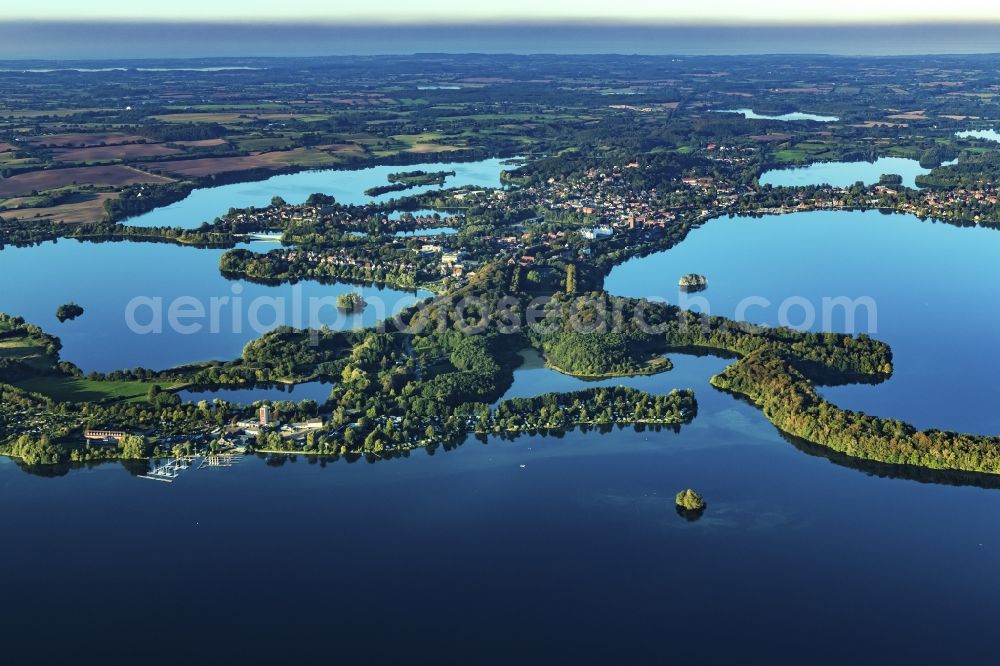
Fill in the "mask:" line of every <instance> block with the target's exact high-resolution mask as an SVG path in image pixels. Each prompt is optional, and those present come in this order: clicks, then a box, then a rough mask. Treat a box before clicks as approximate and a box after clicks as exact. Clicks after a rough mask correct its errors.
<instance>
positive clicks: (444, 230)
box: [393, 227, 458, 238]
mask: <svg viewBox="0 0 1000 666" xmlns="http://www.w3.org/2000/svg"><path fill="white" fill-rule="evenodd" d="M454 233H458V229H455V228H454V227H433V228H431V229H416V230H414V231H397V232H396V233H394V234H393V236H397V237H399V238H413V237H415V236H450V235H451V234H454Z"/></svg>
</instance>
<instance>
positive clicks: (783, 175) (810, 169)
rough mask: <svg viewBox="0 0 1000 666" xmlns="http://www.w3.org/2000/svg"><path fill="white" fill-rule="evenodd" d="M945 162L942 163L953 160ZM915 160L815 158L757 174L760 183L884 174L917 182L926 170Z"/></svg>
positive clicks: (870, 180)
mask: <svg viewBox="0 0 1000 666" xmlns="http://www.w3.org/2000/svg"><path fill="white" fill-rule="evenodd" d="M956 162H957V160H956V161H955V162H946V163H945V165H948V164H955V163H956ZM930 172H931V170H930V169H925V168H924V167H922V166H920V162H919V161H918V160H911V159H907V158H905V157H880V158H878V159H877V160H875V161H874V162H815V163H813V164H810V165H809V166H804V167H793V168H790V169H771V170H769V171H765V172H764V173H763V174H761V176H760V184H761V185H773V186H775V187H801V186H805V185H833V186H834V187H849V186H850V185H853V184H854V183H856V182H858V181H861V182H863V183H864V184H865V185H872V184H874V183H877V182H878V181H879V178H880V177H881V176H883V175H884V174H895V175H897V176H902V177H903V185H905V186H906V187H913V188H915V187H916V186H917V181H916V178H917V176H922V175H924V174H927V173H930Z"/></svg>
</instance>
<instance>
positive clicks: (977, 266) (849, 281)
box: [605, 211, 1000, 434]
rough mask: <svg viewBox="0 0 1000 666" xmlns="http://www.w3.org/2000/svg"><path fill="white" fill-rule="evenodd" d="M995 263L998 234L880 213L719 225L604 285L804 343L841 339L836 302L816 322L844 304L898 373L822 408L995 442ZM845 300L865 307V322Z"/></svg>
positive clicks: (636, 262)
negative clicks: (687, 277) (762, 326)
mask: <svg viewBox="0 0 1000 666" xmlns="http://www.w3.org/2000/svg"><path fill="white" fill-rule="evenodd" d="M998 253H1000V233H997V232H995V231H991V230H988V229H980V228H958V227H953V226H949V225H945V224H941V223H933V222H929V221H928V222H920V221H919V220H917V218H915V217H912V216H909V215H885V214H882V213H879V212H877V211H869V212H806V213H796V214H791V215H784V216H768V217H764V218H758V219H755V218H734V219H718V220H712V221H709V222H707V223H706V224H705V225H704V226H703V227H701V228H699V229H696V230H694V231H693V232H692V233H691V234H690V235H689V236H688V238H687V239H686V240H685V241H684V242H683V243H681V244H680V245H678V246H677V247H675V248H673V249H671V250H668V251H666V252H662V253H658V254H655V255H652V256H649V257H645V258H640V259H633V260H631V261H629V262H627V263H625V264H622V265H621V266H618V267H617V268H615V269H614V270H613V271H612V273H611V274H610V275H609V277H608V279H607V280H606V283H605V285H606V288H607V289H608V291H610V292H611V293H614V294H620V295H625V296H634V297H647V298H648V297H660V298H666V299H667V300H669V301H671V302H673V303H680V304H681V305H682V306H683V305H686V306H687V307H690V308H692V309H702V308H704V307H705V306H706V304H707V307H708V308H710V310H711V312H712V313H713V314H718V315H723V316H727V317H736V318H740V319H745V320H748V321H754V322H758V323H766V324H772V325H773V324H777V323H780V322H782V321H784V322H786V323H789V324H792V325H796V326H801V325H806V327H808V328H811V329H813V330H834V331H846V330H847V329H848V328H851V327H849V326H848V324H849V322H848V318H847V316H846V311H847V308H843V307H836V306H835V302H834V301H828V302H827V305H828V309H827V315H828V316H824V300H823V299H824V298H827V299H836V298H841V297H846V298H848V299H850V300H851V301H852V305H851V307H850V310H851V311H853V312H855V313H856V317H855V322H854V326H853V329H854V330H856V331H858V332H869V331H870V332H871V334H872V336H873V337H876V338H878V339H880V340H883V341H885V342H887V343H889V344H890V345H892V349H893V356H894V365H895V374H894V375H893V377H892V378H891V379H889V380H888V381H886V382H885V383H884V384H881V385H879V386H846V387H837V388H825V389H823V391H822V392H823V394H824V395H825V396H827V397H828V398H830V399H831V400H832V401H833V402H835V403H836V404H838V405H840V406H842V407H847V408H851V409H857V410H862V411H865V412H868V413H872V414H877V415H879V416H885V417H895V418H901V419H904V420H907V421H910V422H912V423H914V424H916V425H918V426H920V427H925V428H929V427H938V428H945V429H954V430H961V431H968V432H978V433H984V434H996V433H1000V412H998V411H997V410H996V409H995V408H994V406H995V405H996V403H997V401H998V400H1000V385H998V384H997V382H996V377H997V376H1000V356H998V355H996V354H995V353H993V347H994V345H995V342H994V341H995V336H996V331H997V330H998V328H1000V308H998V307H997V304H998V296H997V294H996V290H995V285H996V284H997V282H998V281H1000V266H998V264H997V262H996V261H995V259H994V257H996V256H997V254H998ZM690 272H696V273H701V274H703V275H705V276H706V277H707V278H708V289H707V290H706V291H704V292H700V293H697V294H690V295H683V294H678V289H677V286H676V285H677V280H678V278H679V277H680V276H681V275H684V274H685V273H690ZM745 299H756V300H745ZM855 299H870V302H871V304H872V306H873V310H869V308H868V306H867V305H866V303H867V301H855ZM854 302H857V303H858V307H857V308H855V307H854V305H853V303H854ZM741 303H743V304H744V306H745V309H744V310H743V311H742V312H741V311H740V310H739V309H738V308H739V306H740V304H741ZM783 308H784V310H785V311H784V315H785V316H784V317H783V316H782V315H783V312H782V310H783ZM870 312H871V314H872V316H871V317H869V313H870ZM869 320H871V322H872V323H873V326H871V327H869Z"/></svg>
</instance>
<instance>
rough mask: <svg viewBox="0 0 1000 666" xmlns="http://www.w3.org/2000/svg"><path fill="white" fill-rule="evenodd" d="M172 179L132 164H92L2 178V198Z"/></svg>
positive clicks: (161, 181)
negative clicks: (69, 188)
mask: <svg viewBox="0 0 1000 666" xmlns="http://www.w3.org/2000/svg"><path fill="white" fill-rule="evenodd" d="M171 181H172V179H171V178H167V177H165V176H157V175H154V174H151V173H147V172H145V171H140V170H139V169H135V168H133V167H129V166H122V165H117V164H113V165H109V166H89V167H69V168H66V169H46V170H43V171H31V172H28V173H23V174H18V175H15V176H11V177H10V178H4V179H3V180H0V197H16V196H24V195H28V194H31V193H32V192H43V191H46V190H53V189H57V188H60V187H69V186H71V185H95V186H104V185H107V186H112V187H121V186H124V185H134V184H136V183H169V182H171Z"/></svg>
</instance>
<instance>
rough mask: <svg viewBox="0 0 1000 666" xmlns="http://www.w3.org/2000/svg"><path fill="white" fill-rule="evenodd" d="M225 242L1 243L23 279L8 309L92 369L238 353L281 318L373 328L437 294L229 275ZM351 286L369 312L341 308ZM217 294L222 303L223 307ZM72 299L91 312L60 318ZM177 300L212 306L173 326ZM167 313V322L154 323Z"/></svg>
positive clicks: (13, 274)
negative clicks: (207, 245) (220, 246)
mask: <svg viewBox="0 0 1000 666" xmlns="http://www.w3.org/2000/svg"><path fill="white" fill-rule="evenodd" d="M252 246H253V247H255V248H260V247H261V246H263V248H264V249H266V248H269V247H273V245H272V244H267V243H254V244H252ZM223 252H224V250H217V249H198V248H193V247H181V246H176V245H168V244H158V243H127V242H126V243H80V242H78V241H69V240H63V241H60V242H58V243H45V244H43V245H38V246H35V247H29V248H8V249H6V250H4V251H3V252H2V253H0V284H3V285H16V288H4V289H3V290H2V291H0V312H7V313H10V314H15V315H20V316H23V317H24V318H25V319H27V320H28V321H30V322H31V323H34V324H37V325H39V326H42V327H43V328H44V329H45V330H47V331H50V332H51V333H53V334H55V335H58V336H59V337H60V338H61V339H62V341H63V352H62V356H63V358H64V359H65V360H68V361H72V362H73V363H76V364H77V365H79V366H80V367H81V368H82V369H83V370H84V371H85V372H90V371H92V370H98V371H110V370H115V369H120V368H132V367H137V366H142V367H147V368H154V369H163V368H168V367H172V366H175V365H180V364H183V363H191V362H195V361H207V360H213V359H218V360H227V359H232V358H237V357H238V356H239V355H240V353H241V352H242V350H243V347H244V345H246V343H247V342H249V341H250V340H253V339H255V338H258V337H260V336H261V335H262V334H263V333H265V332H266V331H268V330H271V329H273V328H275V326H277V325H279V324H285V325H291V326H295V327H296V328H302V327H304V326H305V325H307V324H308V323H309V322H312V324H313V326H312V327H314V328H316V327H319V326H320V325H324V324H325V325H327V326H329V327H330V328H334V329H349V328H364V327H368V326H373V325H374V324H376V323H377V322H378V321H381V320H382V319H384V318H385V317H388V316H391V315H393V314H395V313H397V312H399V311H400V310H401V309H403V308H404V307H407V306H409V305H412V304H413V303H416V302H418V301H419V300H421V299H422V298H425V297H427V296H430V293H429V292H418V293H411V292H405V291H400V290H398V289H388V288H380V287H376V286H364V287H357V286H354V285H349V284H344V283H334V284H320V283H318V282H312V281H303V282H300V283H298V284H295V285H291V284H283V285H280V286H268V285H261V284H255V283H252V282H247V281H245V280H228V279H226V278H224V277H223V276H222V275H221V274H220V273H219V258H220V257H221V256H222V254H223ZM346 291H360V292H361V293H362V295H363V296H364V298H365V301H367V302H368V304H369V306H368V307H367V308H366V309H365V310H364V311H363V312H361V313H359V314H353V313H351V314H348V313H344V312H343V311H341V310H338V309H337V308H336V303H335V301H336V297H337V296H338V295H339V294H342V293H344V292H346ZM135 299H141V300H140V301H139V303H140V305H138V306H137V307H136V308H135V310H134V313H133V317H132V320H133V323H136V324H140V325H141V326H140V327H139V328H134V327H132V326H130V322H129V320H128V318H127V313H128V311H129V310H128V308H129V304H130V303H132V302H135ZM156 299H159V300H156ZM213 299H215V303H217V304H218V306H217V307H215V308H214V312H216V313H217V316H215V317H213ZM223 299H228V300H223ZM323 299H325V300H323ZM69 301H75V302H76V303H79V304H80V305H81V306H83V308H84V311H85V312H84V314H83V316H81V317H79V318H77V319H75V320H73V321H68V322H65V323H59V321H58V320H57V319H56V316H55V312H56V308H57V307H59V305H61V304H62V303H67V302H69ZM172 305H173V307H174V308H175V311H174V312H175V315H183V314H184V313H186V312H197V310H195V309H194V308H198V307H200V308H201V310H200V311H201V312H202V313H203V316H201V317H193V318H186V317H183V316H175V317H174V319H175V321H176V322H177V323H179V324H181V326H179V327H174V326H171V317H170V313H171V311H170V308H171V306H172ZM314 307H315V315H316V316H312V315H313V313H312V311H311V309H312V308H314ZM157 316H159V321H160V324H161V325H160V326H159V332H157V331H156V330H152V327H153V325H154V323H155V321H156V319H155V318H156V317H157ZM234 317H235V320H234ZM213 321H215V322H216V323H217V325H216V326H215V327H214V328H213V324H212V322H213ZM234 321H235V322H236V323H234ZM191 326H198V327H199V328H198V330H196V331H195V330H191V329H190V327H191ZM135 331H139V332H138V333H137V332H135Z"/></svg>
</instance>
